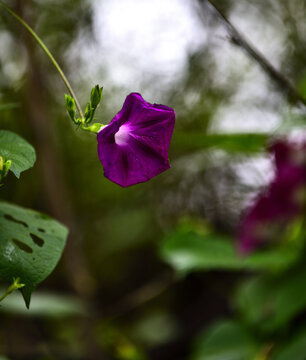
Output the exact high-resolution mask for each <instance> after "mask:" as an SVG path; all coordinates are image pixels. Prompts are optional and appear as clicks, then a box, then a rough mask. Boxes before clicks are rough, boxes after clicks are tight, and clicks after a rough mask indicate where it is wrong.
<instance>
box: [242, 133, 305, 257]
mask: <svg viewBox="0 0 306 360" xmlns="http://www.w3.org/2000/svg"><path fill="white" fill-rule="evenodd" d="M270 152H271V153H272V154H274V159H275V168H276V173H275V178H274V180H273V181H272V182H271V184H270V185H269V186H268V188H267V189H266V190H265V191H264V192H263V193H262V194H260V195H259V196H258V198H257V200H256V202H255V204H254V206H253V207H252V208H251V209H250V210H249V211H248V213H247V214H246V216H245V217H244V219H243V220H242V222H241V226H240V229H239V235H238V238H239V250H240V251H241V252H242V253H249V252H252V251H254V250H255V249H257V248H260V247H262V246H264V245H267V244H269V243H270V242H272V241H273V239H276V238H278V237H280V236H281V235H282V233H283V231H284V230H285V228H286V226H287V225H288V224H289V223H290V221H292V220H293V219H294V218H296V217H297V216H299V215H301V214H302V212H303V211H304V209H305V199H304V197H303V191H305V189H306V142H305V143H302V144H299V145H297V144H292V143H289V142H287V141H285V140H279V141H277V142H275V143H274V144H273V145H272V146H271V148H270Z"/></svg>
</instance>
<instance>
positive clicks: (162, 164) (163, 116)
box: [97, 93, 175, 187]
mask: <svg viewBox="0 0 306 360" xmlns="http://www.w3.org/2000/svg"><path fill="white" fill-rule="evenodd" d="M174 123H175V113H174V111H173V110H172V109H171V108H169V107H168V106H164V105H158V104H150V103H148V102H146V101H145V100H144V99H143V98H142V97H141V95H140V94H137V93H132V94H130V95H128V96H127V98H126V99H125V102H124V104H123V107H122V109H121V110H120V111H119V113H118V114H117V115H116V116H115V117H114V118H113V120H112V121H111V123H110V124H109V125H107V126H105V127H104V128H103V129H102V130H101V131H99V133H98V135H97V140H98V154H99V158H100V161H101V163H102V165H103V167H104V175H105V177H107V178H108V179H109V180H111V181H113V182H114V183H116V184H118V185H120V186H122V187H127V186H130V185H134V184H137V183H140V182H144V181H148V180H150V179H151V178H152V177H154V176H156V175H158V174H160V173H161V172H163V171H165V170H167V169H169V167H170V164H169V160H168V149H169V145H170V140H171V136H172V132H173V129H174Z"/></svg>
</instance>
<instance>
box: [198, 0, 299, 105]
mask: <svg viewBox="0 0 306 360" xmlns="http://www.w3.org/2000/svg"><path fill="white" fill-rule="evenodd" d="M199 3H200V5H201V7H202V9H203V7H204V5H205V3H206V4H207V5H208V6H209V7H210V9H211V10H212V11H213V12H214V13H215V15H216V16H217V17H218V18H219V20H220V21H221V22H222V24H223V25H224V26H225V28H226V30H227V32H228V34H229V36H230V39H231V41H232V43H233V44H235V45H237V46H240V47H241V48H242V49H243V50H244V51H245V52H246V53H247V54H248V55H249V56H250V57H251V58H252V59H253V60H254V61H255V62H256V63H257V64H259V65H260V67H261V68H262V69H263V70H264V71H265V73H266V74H267V75H268V76H269V77H270V78H271V79H272V80H273V82H274V83H275V84H276V85H277V86H278V88H279V89H280V90H281V91H282V92H284V93H285V94H286V95H287V97H288V99H289V101H290V102H292V103H294V104H300V105H301V104H303V105H304V106H306V99H305V98H304V97H303V96H302V95H301V94H300V93H299V92H298V91H297V90H296V89H295V88H294V86H293V85H292V84H291V82H290V81H289V80H288V79H287V78H286V77H284V76H283V75H282V73H281V72H280V71H278V70H277V69H276V68H275V67H274V66H273V65H272V64H271V63H270V61H269V60H268V59H267V58H266V57H265V56H264V55H263V54H262V53H261V52H260V51H259V50H258V49H256V48H255V47H254V46H253V45H251V44H250V42H249V41H248V40H247V39H246V38H245V37H244V36H243V35H242V34H241V33H240V32H239V31H238V30H237V29H236V27H235V26H234V25H233V24H232V23H231V22H230V21H229V20H228V18H227V17H226V16H225V14H224V13H223V12H222V11H221V10H220V9H219V7H218V6H217V5H216V4H215V2H214V1H213V0H200V1H199Z"/></svg>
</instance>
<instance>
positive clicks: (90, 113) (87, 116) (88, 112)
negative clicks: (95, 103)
mask: <svg viewBox="0 0 306 360" xmlns="http://www.w3.org/2000/svg"><path fill="white" fill-rule="evenodd" d="M94 112H95V109H93V108H92V107H91V105H90V103H87V105H86V109H85V114H84V119H85V123H86V124H89V123H90V122H91V121H92V118H93V115H94Z"/></svg>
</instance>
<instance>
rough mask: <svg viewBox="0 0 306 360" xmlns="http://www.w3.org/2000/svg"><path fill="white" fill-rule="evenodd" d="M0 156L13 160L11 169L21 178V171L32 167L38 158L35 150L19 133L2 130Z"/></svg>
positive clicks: (0, 131)
mask: <svg viewBox="0 0 306 360" xmlns="http://www.w3.org/2000/svg"><path fill="white" fill-rule="evenodd" d="M0 156H2V157H3V159H4V160H11V161H12V165H11V167H10V170H11V171H12V172H13V173H14V174H15V176H16V177H17V178H19V176H20V173H21V172H22V171H25V170H27V169H29V168H31V167H32V166H33V165H34V163H35V160H36V155H35V150H34V148H33V147H32V145H30V144H29V143H28V142H27V141H25V140H24V139H23V138H21V137H20V136H19V135H17V134H15V133H13V132H11V131H7V130H0Z"/></svg>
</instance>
